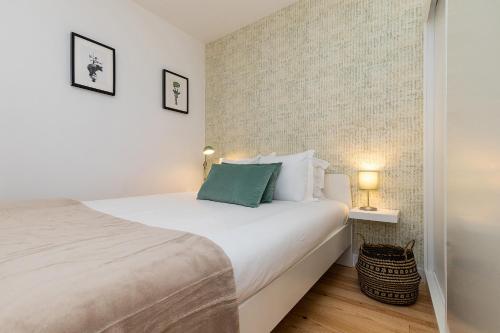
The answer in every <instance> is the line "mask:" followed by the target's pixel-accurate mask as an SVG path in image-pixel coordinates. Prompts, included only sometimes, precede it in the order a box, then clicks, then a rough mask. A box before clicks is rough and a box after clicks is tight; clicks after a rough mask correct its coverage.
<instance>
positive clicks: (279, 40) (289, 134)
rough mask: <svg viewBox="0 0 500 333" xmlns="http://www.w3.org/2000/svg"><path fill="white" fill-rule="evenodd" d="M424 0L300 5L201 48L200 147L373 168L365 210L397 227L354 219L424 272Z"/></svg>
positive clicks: (341, 169)
mask: <svg viewBox="0 0 500 333" xmlns="http://www.w3.org/2000/svg"><path fill="white" fill-rule="evenodd" d="M426 3H427V1H426V0H404V1H402V0H370V1H369V0H303V1H299V2H298V3H296V4H294V5H292V6H290V7H287V8H285V9H283V10H281V11H279V12H277V13H275V14H273V15H271V16H269V17H266V18H264V19H261V20H259V21H258V22H256V23H254V24H252V25H250V26H247V27H245V28H243V29H241V30H239V31H236V32H235V33H232V34H230V35H228V36H226V37H224V38H222V39H220V40H217V41H215V42H212V43H210V44H208V45H207V48H206V80H207V82H206V143H207V144H210V145H213V146H214V147H215V148H216V150H217V155H216V157H219V156H225V157H244V156H250V155H254V154H257V153H259V152H260V153H267V152H272V151H275V152H277V153H278V154H283V153H295V152H300V151H303V150H306V149H309V148H313V149H316V151H317V156H319V157H320V158H322V159H325V160H327V161H329V162H331V167H330V170H331V171H332V172H337V173H346V174H348V175H350V176H351V182H352V186H353V201H354V205H361V204H364V203H365V200H366V193H365V192H361V191H358V190H357V177H356V175H357V170H359V169H366V168H368V167H371V166H374V167H377V168H380V170H381V189H380V191H377V192H374V193H373V195H372V199H373V200H372V202H373V204H374V205H375V206H378V207H383V208H395V209H400V210H401V220H400V223H399V224H397V225H390V224H384V223H377V222H362V221H356V222H355V231H356V232H359V233H362V234H363V235H364V236H365V237H366V238H367V240H369V241H373V242H390V243H396V244H404V243H406V242H407V241H409V240H410V239H413V238H414V239H416V240H417V244H416V247H415V250H416V255H417V260H418V264H419V266H423V189H422V183H423V138H422V136H423V74H422V73H423V29H424V22H425V19H424V17H423V16H424V12H425V10H424V4H426Z"/></svg>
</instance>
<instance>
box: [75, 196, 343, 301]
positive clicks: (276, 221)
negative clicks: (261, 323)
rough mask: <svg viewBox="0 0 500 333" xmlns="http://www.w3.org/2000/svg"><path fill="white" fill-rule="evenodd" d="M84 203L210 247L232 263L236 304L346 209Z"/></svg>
mask: <svg viewBox="0 0 500 333" xmlns="http://www.w3.org/2000/svg"><path fill="white" fill-rule="evenodd" d="M84 203H85V204H86V205H87V206H89V207H91V208H93V209H95V210H98V211H101V212H103V213H107V214H110V215H113V216H116V217H120V218H123V219H126V220H130V221H136V222H139V223H142V224H145V225H149V226H153V227H160V228H167V229H177V230H182V231H187V232H191V233H194V234H198V235H201V236H204V237H207V238H209V239H210V240H212V241H214V242H215V243H217V244H218V245H219V246H220V247H221V248H222V249H223V250H224V251H225V253H226V254H227V256H228V257H229V258H230V260H231V263H232V265H233V268H234V274H235V280H236V288H237V294H238V299H239V301H240V303H241V302H243V301H245V300H246V299H247V298H249V297H251V296H252V295H254V294H255V293H257V292H258V291H259V290H260V289H262V288H264V287H265V286H266V285H267V284H269V283H270V282H272V281H273V280H274V279H275V278H277V277H278V276H279V275H280V274H282V273H283V272H285V271H286V270H287V269H288V268H290V267H291V266H293V265H294V264H295V263H296V262H298V261H299V260H300V259H302V258H303V257H304V256H305V255H307V254H308V253H309V252H310V251H312V250H313V249H314V248H315V247H316V246H318V245H319V244H320V243H321V242H323V241H324V240H325V239H326V238H327V237H328V235H329V234H330V233H332V232H333V231H335V230H336V229H337V228H339V227H340V226H341V225H342V224H343V223H344V221H345V219H346V217H347V214H348V207H347V206H346V205H345V204H343V203H341V202H337V201H333V200H320V201H310V202H290V201H276V200H275V201H273V203H270V204H262V205H261V206H260V207H259V208H247V207H243V206H237V205H231V204H224V203H218V202H212V201H202V200H196V193H172V194H162V195H153V196H142V197H131V198H121V199H110V200H99V201H87V202H84Z"/></svg>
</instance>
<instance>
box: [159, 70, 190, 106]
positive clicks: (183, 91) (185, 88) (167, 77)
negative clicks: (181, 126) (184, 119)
mask: <svg viewBox="0 0 500 333" xmlns="http://www.w3.org/2000/svg"><path fill="white" fill-rule="evenodd" d="M162 82H163V84H162V88H163V93H162V95H163V105H162V106H163V108H164V109H166V110H170V111H175V112H180V113H184V114H188V113H189V79H188V78H187V77H185V76H182V75H180V74H177V73H174V72H172V71H169V70H166V69H164V70H163V71H162Z"/></svg>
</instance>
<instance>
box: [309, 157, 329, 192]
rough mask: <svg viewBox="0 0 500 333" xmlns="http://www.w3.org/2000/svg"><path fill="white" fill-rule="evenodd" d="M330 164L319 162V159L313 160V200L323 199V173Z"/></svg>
mask: <svg viewBox="0 0 500 333" xmlns="http://www.w3.org/2000/svg"><path fill="white" fill-rule="evenodd" d="M329 165H330V163H328V162H327V161H324V160H320V159H319V158H314V159H313V168H314V172H313V174H314V176H313V178H314V180H313V182H314V185H313V197H314V198H323V197H324V194H323V189H324V188H325V172H326V169H327V168H328V166H329Z"/></svg>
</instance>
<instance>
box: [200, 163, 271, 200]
mask: <svg viewBox="0 0 500 333" xmlns="http://www.w3.org/2000/svg"><path fill="white" fill-rule="evenodd" d="M275 169H276V167H275V166H274V165H268V164H224V163H223V164H214V165H212V168H211V170H210V174H209V175H208V178H207V180H206V181H205V183H203V185H202V186H201V189H200V191H199V192H198V199H200V200H212V201H218V202H225V203H232V204H237V205H242V206H247V207H258V206H259V204H260V202H261V199H262V195H263V194H264V191H265V190H266V187H267V185H268V183H269V179H270V178H271V176H272V175H273V173H274V171H275Z"/></svg>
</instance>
